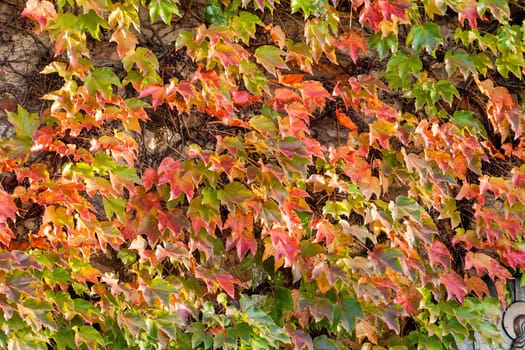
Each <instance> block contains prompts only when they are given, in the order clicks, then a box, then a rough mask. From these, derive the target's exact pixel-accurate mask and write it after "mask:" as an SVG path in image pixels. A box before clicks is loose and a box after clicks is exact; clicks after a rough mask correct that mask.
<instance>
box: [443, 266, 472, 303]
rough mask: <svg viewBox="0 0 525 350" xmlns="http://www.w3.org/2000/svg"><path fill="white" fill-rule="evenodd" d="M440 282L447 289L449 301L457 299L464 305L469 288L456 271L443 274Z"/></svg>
mask: <svg viewBox="0 0 525 350" xmlns="http://www.w3.org/2000/svg"><path fill="white" fill-rule="evenodd" d="M439 280H440V281H441V283H443V285H444V286H445V288H446V289H447V294H448V297H447V300H450V299H452V298H453V297H455V298H456V299H457V300H458V301H459V302H460V303H463V299H464V298H465V295H466V294H467V286H466V285H465V282H464V281H463V279H462V278H461V277H460V276H459V275H458V274H457V273H456V272H454V271H448V272H446V273H443V274H442V275H441V276H440V277H439Z"/></svg>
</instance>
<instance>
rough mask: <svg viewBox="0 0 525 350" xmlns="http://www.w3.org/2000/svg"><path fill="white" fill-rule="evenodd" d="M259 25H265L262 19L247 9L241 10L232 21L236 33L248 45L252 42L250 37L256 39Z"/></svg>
mask: <svg viewBox="0 0 525 350" xmlns="http://www.w3.org/2000/svg"><path fill="white" fill-rule="evenodd" d="M257 25H259V26H262V25H263V22H262V21H261V19H260V18H259V17H258V16H256V15H254V14H253V13H250V12H246V11H240V12H239V15H238V16H235V17H233V19H232V22H231V28H232V29H233V30H234V31H235V35H237V36H238V37H239V38H240V39H241V40H242V41H244V43H245V44H247V45H248V44H249V43H250V38H252V39H255V31H256V29H257V27H256V26H257ZM281 49H282V47H281Z"/></svg>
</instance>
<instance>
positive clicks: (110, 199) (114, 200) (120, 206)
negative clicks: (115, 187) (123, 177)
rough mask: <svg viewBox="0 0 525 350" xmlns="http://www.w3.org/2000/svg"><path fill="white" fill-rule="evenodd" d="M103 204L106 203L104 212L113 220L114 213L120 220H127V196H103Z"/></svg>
mask: <svg viewBox="0 0 525 350" xmlns="http://www.w3.org/2000/svg"><path fill="white" fill-rule="evenodd" d="M102 204H103V205H104V212H105V213H106V217H107V218H108V219H109V220H111V219H112V218H113V214H115V215H116V216H117V218H118V219H119V221H120V222H122V223H124V222H126V215H125V211H126V205H127V201H126V199H125V198H123V197H120V196H115V197H114V196H107V197H104V198H102Z"/></svg>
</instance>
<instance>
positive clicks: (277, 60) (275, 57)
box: [255, 45, 288, 76]
mask: <svg viewBox="0 0 525 350" xmlns="http://www.w3.org/2000/svg"><path fill="white" fill-rule="evenodd" d="M282 55H284V52H283V51H282V50H280V49H279V48H277V47H275V46H271V45H262V46H259V47H258V48H257V50H255V58H256V59H257V62H259V63H260V64H261V65H262V66H263V67H264V68H266V70H267V71H268V72H270V73H272V74H273V75H274V76H277V72H276V69H277V68H280V69H288V66H287V65H286V63H285V62H284V60H283V58H282Z"/></svg>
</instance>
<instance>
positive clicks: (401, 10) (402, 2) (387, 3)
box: [378, 0, 412, 21]
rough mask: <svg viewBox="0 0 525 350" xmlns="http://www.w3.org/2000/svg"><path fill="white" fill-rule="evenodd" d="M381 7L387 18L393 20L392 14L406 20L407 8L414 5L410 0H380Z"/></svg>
mask: <svg viewBox="0 0 525 350" xmlns="http://www.w3.org/2000/svg"><path fill="white" fill-rule="evenodd" d="M378 4H379V8H380V9H381V12H382V14H383V18H384V19H385V20H391V19H392V16H396V17H397V18H399V19H401V20H403V21H406V19H407V18H406V10H407V9H409V8H411V7H412V3H411V1H410V0H379V2H378Z"/></svg>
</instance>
